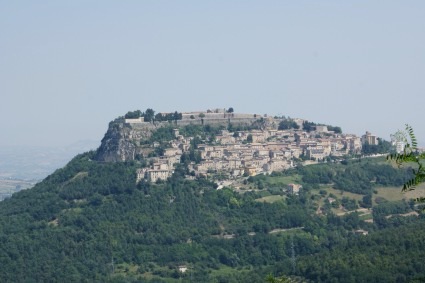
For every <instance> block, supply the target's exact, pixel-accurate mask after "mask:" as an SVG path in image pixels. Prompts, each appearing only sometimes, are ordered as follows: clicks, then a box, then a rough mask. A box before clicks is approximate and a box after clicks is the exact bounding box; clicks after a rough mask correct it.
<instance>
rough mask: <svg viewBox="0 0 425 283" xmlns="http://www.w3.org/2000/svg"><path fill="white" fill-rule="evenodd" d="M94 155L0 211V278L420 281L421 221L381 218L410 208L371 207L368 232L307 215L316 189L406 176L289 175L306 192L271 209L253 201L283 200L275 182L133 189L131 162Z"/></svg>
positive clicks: (352, 222) (348, 218)
mask: <svg viewBox="0 0 425 283" xmlns="http://www.w3.org/2000/svg"><path fill="white" fill-rule="evenodd" d="M93 155H94V153H92V152H90V153H86V154H82V155H79V156H77V157H75V158H74V159H73V160H72V161H71V162H70V163H69V164H68V165H67V166H66V167H65V168H63V169H60V170H57V171H56V172H55V173H54V174H52V175H50V176H49V177H48V178H46V179H45V180H44V181H43V182H41V183H39V184H38V185H36V186H35V187H34V188H33V189H30V190H26V191H21V192H19V193H16V194H15V195H13V197H12V198H10V199H8V200H5V201H4V202H1V203H0V238H1V242H2V245H1V248H0V265H1V266H2V272H1V273H0V282H58V281H60V282H94V281H97V282H264V281H265V277H266V275H267V274H269V273H273V274H276V275H283V274H286V275H291V276H293V275H296V276H298V277H302V278H305V280H312V281H315V282H396V281H397V282H404V281H408V280H413V279H415V278H419V277H420V276H424V272H425V263H423V261H422V258H421V257H422V256H423V251H422V249H423V244H424V243H425V235H424V233H420V232H418V231H423V229H424V228H425V220H424V219H423V217H422V216H420V217H415V216H413V217H401V216H396V215H395V216H393V217H391V218H387V217H385V216H387V215H388V214H398V213H404V212H406V211H410V210H411V209H412V205H411V204H410V203H406V202H404V201H401V202H397V203H393V202H384V203H382V204H379V205H378V206H376V207H375V208H374V213H373V218H374V220H376V223H373V224H371V223H366V222H364V221H362V220H361V217H360V216H359V214H358V213H351V214H346V215H344V216H336V215H335V214H333V213H332V212H331V211H329V213H327V214H324V215H316V209H317V204H316V203H315V196H316V193H317V191H319V190H320V188H321V186H322V185H325V184H330V183H335V186H336V185H337V181H338V180H341V178H342V177H341V176H344V178H347V181H346V182H348V180H350V182H354V181H355V180H356V179H358V177H359V176H362V178H361V179H358V180H359V182H360V183H359V184H357V183H353V185H352V186H355V187H357V186H361V184H362V183H363V182H366V180H369V182H370V183H372V184H373V185H372V190H373V186H375V184H377V183H379V184H382V185H383V184H398V182H399V180H398V178H402V179H403V176H404V173H398V171H397V170H396V171H391V172H390V170H391V169H390V168H389V167H386V166H385V165H382V164H379V163H372V162H370V163H368V162H364V163H363V162H361V163H356V162H348V163H347V164H345V165H341V164H333V165H320V166H309V167H304V168H300V169H297V170H294V171H291V172H287V173H285V174H286V175H287V176H286V177H288V178H289V177H291V174H297V175H299V176H301V179H302V180H301V181H302V184H303V185H304V186H305V187H306V189H305V190H302V191H301V192H300V195H299V196H295V195H294V196H292V195H287V196H286V197H285V198H282V199H281V200H279V201H275V202H271V203H270V202H259V201H258V199H259V198H261V197H263V196H265V195H270V194H277V195H282V194H283V192H282V188H284V187H286V185H285V184H274V187H273V188H272V187H271V185H270V184H271V183H272V181H273V180H274V179H273V178H280V177H282V174H275V175H274V176H270V177H265V176H264V177H255V178H251V179H250V180H249V182H248V184H250V182H251V184H255V185H258V184H260V183H262V184H263V185H264V187H265V188H264V189H263V190H259V191H256V190H254V191H246V192H245V193H243V194H239V193H236V192H234V191H232V190H230V189H226V188H225V189H222V190H216V189H215V186H216V185H215V184H213V183H211V182H209V181H208V180H205V179H200V180H197V181H188V180H185V179H184V178H183V176H184V174H185V168H184V166H179V167H178V168H177V169H176V172H175V174H174V175H173V177H172V178H170V179H169V180H168V181H167V182H160V183H158V184H149V183H144V182H142V183H139V184H136V182H135V179H136V176H135V170H136V168H137V167H138V166H139V165H138V163H137V162H131V163H97V162H95V161H92V158H93ZM386 170H388V174H386V173H383V172H385V171H386ZM347 171H348V172H351V173H348V172H347ZM344 172H347V173H345V175H344V174H343V173H344ZM371 172H372V173H371ZM381 173H382V174H381ZM341 174H342V175H341ZM372 174H375V177H373V176H372ZM380 174H381V175H382V180H381V179H379V178H378V177H377V175H380ZM340 175H341V176H340ZM384 177H385V178H384ZM380 178H381V177H380ZM403 180H404V179H403ZM316 185H319V187H317V188H316ZM348 188H351V185H350V186H348V185H347V188H345V187H342V188H341V189H347V191H348V190H350V189H348ZM361 192H362V193H363V192H366V191H363V190H362V191H361ZM368 193H369V192H368ZM345 202H346V203H347V204H348V203H349V201H347V200H345ZM276 229H278V230H276ZM285 229H289V230H285ZM357 229H365V230H367V231H368V232H369V235H368V236H362V235H357V234H356V233H354V231H355V230H357ZM271 232H273V233H271ZM179 266H186V267H188V268H189V271H188V272H186V273H181V272H179V271H178V267H179Z"/></svg>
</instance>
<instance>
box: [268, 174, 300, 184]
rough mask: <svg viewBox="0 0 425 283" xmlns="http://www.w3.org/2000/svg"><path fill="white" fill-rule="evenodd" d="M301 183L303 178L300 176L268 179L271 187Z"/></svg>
mask: <svg viewBox="0 0 425 283" xmlns="http://www.w3.org/2000/svg"><path fill="white" fill-rule="evenodd" d="M300 182H301V176H300V175H293V176H277V177H269V178H267V184H268V185H269V186H277V185H288V184H292V183H300Z"/></svg>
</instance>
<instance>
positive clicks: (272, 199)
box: [255, 195, 286, 203]
mask: <svg viewBox="0 0 425 283" xmlns="http://www.w3.org/2000/svg"><path fill="white" fill-rule="evenodd" d="M284 199H286V196H279V195H272V196H266V197H262V198H258V199H256V200H255V201H258V202H268V203H273V202H276V201H280V200H284Z"/></svg>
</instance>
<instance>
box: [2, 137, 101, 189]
mask: <svg viewBox="0 0 425 283" xmlns="http://www.w3.org/2000/svg"><path fill="white" fill-rule="evenodd" d="M98 146H99V141H92V140H84V141H78V142H76V143H73V144H71V145H67V146H63V147H48V146H46V147H44V146H3V147H0V179H21V180H32V181H34V180H42V179H44V178H45V177H46V176H48V175H49V174H51V173H53V172H54V171H55V170H56V169H58V168H61V167H63V166H64V165H65V164H67V163H68V162H69V160H71V158H73V157H74V156H75V155H76V154H79V153H82V152H86V151H89V150H92V149H96V148H97V147H98Z"/></svg>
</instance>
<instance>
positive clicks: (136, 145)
mask: <svg viewBox="0 0 425 283" xmlns="http://www.w3.org/2000/svg"><path fill="white" fill-rule="evenodd" d="M149 112H150V113H149ZM146 114H147V115H149V117H148V118H146ZM191 132H192V133H191ZM158 136H159V137H158ZM366 143H367V144H372V145H376V144H378V139H377V137H376V136H374V135H372V134H371V133H369V132H366V134H365V135H364V136H362V137H361V138H360V137H358V136H356V135H354V134H344V133H342V131H341V129H340V128H339V127H333V126H328V125H321V124H315V123H311V122H309V121H306V120H303V119H291V118H285V117H271V116H268V115H260V114H241V113H234V111H233V108H229V109H213V110H206V111H196V112H184V113H178V112H175V113H157V114H156V115H154V111H153V110H151V109H148V111H146V113H142V112H140V111H138V113H135V112H129V113H128V114H127V115H126V117H120V118H119V119H117V120H116V121H114V122H112V123H111V125H110V128H109V130H108V133H107V134H106V135H105V138H104V139H103V140H102V145H101V147H100V149H99V151H100V154H98V159H99V160H100V161H128V160H141V161H143V162H142V164H143V165H142V166H141V167H142V168H140V169H139V170H138V172H137V180H138V181H140V180H143V179H144V180H147V181H149V182H157V181H158V180H166V179H167V178H168V177H170V176H171V175H172V174H173V171H174V169H175V166H176V165H177V164H181V163H184V164H185V165H186V166H187V172H188V174H187V178H196V177H207V176H216V175H219V176H220V179H221V180H223V179H224V180H225V179H229V180H230V179H236V178H238V177H241V176H254V175H256V174H270V173H271V172H273V171H283V170H286V169H289V168H292V167H294V166H296V165H297V164H298V163H300V162H304V163H314V162H318V161H329V160H331V159H332V158H341V157H342V156H345V155H347V154H358V153H360V151H361V149H362V145H364V144H366Z"/></svg>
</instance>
